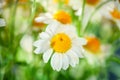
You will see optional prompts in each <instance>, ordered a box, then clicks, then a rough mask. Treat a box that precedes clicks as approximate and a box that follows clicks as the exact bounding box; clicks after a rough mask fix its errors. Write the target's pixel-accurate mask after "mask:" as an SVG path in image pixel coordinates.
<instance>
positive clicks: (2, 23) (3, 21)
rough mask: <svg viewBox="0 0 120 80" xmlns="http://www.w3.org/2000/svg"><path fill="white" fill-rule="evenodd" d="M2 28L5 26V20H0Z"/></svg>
mask: <svg viewBox="0 0 120 80" xmlns="http://www.w3.org/2000/svg"><path fill="white" fill-rule="evenodd" d="M4 26H6V22H5V19H3V18H0V27H4Z"/></svg>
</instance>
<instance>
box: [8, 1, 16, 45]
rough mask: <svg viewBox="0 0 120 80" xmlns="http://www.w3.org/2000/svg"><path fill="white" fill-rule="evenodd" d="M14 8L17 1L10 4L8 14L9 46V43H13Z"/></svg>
mask: <svg viewBox="0 0 120 80" xmlns="http://www.w3.org/2000/svg"><path fill="white" fill-rule="evenodd" d="M16 8H17V2H15V4H13V6H11V9H10V10H11V14H10V23H9V25H8V26H9V28H10V29H9V30H10V43H9V46H10V47H11V44H13V41H14V32H15V15H16Z"/></svg>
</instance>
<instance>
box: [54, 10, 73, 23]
mask: <svg viewBox="0 0 120 80" xmlns="http://www.w3.org/2000/svg"><path fill="white" fill-rule="evenodd" d="M53 17H54V19H56V20H57V21H59V22H61V23H63V24H69V23H71V17H70V15H69V14H68V13H66V12H64V11H58V12H56V13H55V14H54V15H53Z"/></svg>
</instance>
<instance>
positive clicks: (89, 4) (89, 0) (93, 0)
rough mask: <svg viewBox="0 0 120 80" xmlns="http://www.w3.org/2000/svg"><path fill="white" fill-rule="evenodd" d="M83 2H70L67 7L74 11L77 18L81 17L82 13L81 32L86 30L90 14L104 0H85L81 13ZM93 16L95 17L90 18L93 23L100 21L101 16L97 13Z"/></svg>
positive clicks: (81, 0)
mask: <svg viewBox="0 0 120 80" xmlns="http://www.w3.org/2000/svg"><path fill="white" fill-rule="evenodd" d="M83 1H84V0H70V1H69V5H70V6H71V7H72V8H73V10H75V11H76V12H75V14H76V15H77V16H83V15H82V13H83V14H84V16H83V21H82V27H83V30H84V29H85V28H86V26H87V24H88V21H89V18H90V17H91V15H92V12H93V11H94V10H95V8H96V7H97V6H98V5H100V4H101V3H102V2H104V1H105V0H86V4H85V8H84V12H82V9H83V8H82V7H83ZM94 16H95V17H93V18H92V19H93V21H96V20H100V17H101V16H100V14H99V13H97V14H96V15H94Z"/></svg>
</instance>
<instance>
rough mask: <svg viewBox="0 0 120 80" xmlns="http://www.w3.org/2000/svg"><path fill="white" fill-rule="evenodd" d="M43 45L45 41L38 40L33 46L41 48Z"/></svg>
mask: <svg viewBox="0 0 120 80" xmlns="http://www.w3.org/2000/svg"><path fill="white" fill-rule="evenodd" d="M44 43H45V40H41V39H39V40H37V41H35V42H34V43H33V46H35V47H39V46H42V45H43V44H44Z"/></svg>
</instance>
